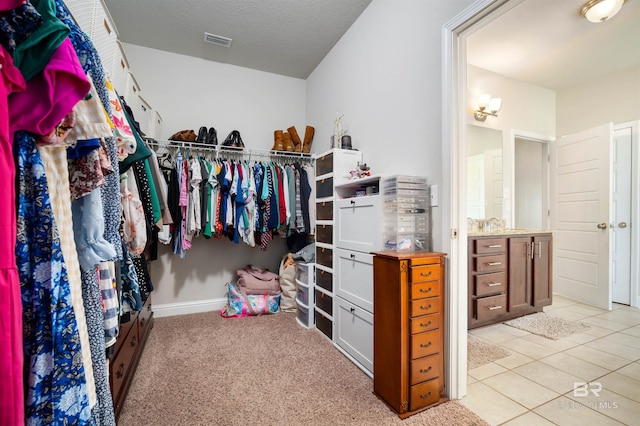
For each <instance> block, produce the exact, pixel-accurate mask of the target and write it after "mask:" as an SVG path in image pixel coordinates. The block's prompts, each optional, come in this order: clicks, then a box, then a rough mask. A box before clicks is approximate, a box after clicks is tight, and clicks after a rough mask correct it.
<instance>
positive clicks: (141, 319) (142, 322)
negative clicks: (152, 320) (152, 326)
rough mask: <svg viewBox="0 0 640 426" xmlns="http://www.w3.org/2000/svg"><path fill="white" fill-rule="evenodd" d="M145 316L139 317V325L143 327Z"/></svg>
mask: <svg viewBox="0 0 640 426" xmlns="http://www.w3.org/2000/svg"><path fill="white" fill-rule="evenodd" d="M145 319H146V318H140V327H144V322H145Z"/></svg>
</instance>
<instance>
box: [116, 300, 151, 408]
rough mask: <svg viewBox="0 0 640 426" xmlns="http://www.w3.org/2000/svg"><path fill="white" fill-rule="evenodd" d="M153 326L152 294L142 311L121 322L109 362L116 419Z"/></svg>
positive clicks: (132, 313)
mask: <svg viewBox="0 0 640 426" xmlns="http://www.w3.org/2000/svg"><path fill="white" fill-rule="evenodd" d="M152 327H153V311H152V310H151V296H149V297H148V298H147V300H146V301H145V303H144V305H143V307H142V311H140V312H131V315H130V317H129V321H127V322H123V323H120V335H119V336H118V341H117V342H116V348H115V351H114V355H113V358H112V359H111V362H110V363H109V378H110V382H111V396H112V397H113V409H114V411H115V415H116V420H117V419H118V417H119V416H120V411H121V410H122V406H123V405H124V401H125V399H126V397H127V393H128V392H129V387H130V386H131V381H132V380H133V376H134V375H135V373H136V368H137V367H138V362H139V361H140V356H141V355H142V351H143V350H144V345H145V344H146V343H147V338H148V337H149V332H150V331H151V328H152Z"/></svg>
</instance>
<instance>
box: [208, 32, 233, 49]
mask: <svg viewBox="0 0 640 426" xmlns="http://www.w3.org/2000/svg"><path fill="white" fill-rule="evenodd" d="M204 41H205V42H207V43H213V44H217V45H219V46H224V47H231V39H230V38H229V37H222V36H219V35H215V34H210V33H204Z"/></svg>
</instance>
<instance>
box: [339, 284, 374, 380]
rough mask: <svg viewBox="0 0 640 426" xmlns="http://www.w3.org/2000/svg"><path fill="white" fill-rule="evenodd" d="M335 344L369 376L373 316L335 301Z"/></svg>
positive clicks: (371, 368)
mask: <svg viewBox="0 0 640 426" xmlns="http://www.w3.org/2000/svg"><path fill="white" fill-rule="evenodd" d="M336 305H337V309H336V311H337V312H336V313H335V318H336V344H337V345H338V346H339V347H340V348H342V350H343V351H345V352H346V353H348V354H349V355H350V356H351V357H352V358H353V359H354V360H355V361H356V362H357V364H356V365H358V364H360V366H362V367H364V372H365V373H367V374H368V375H369V376H371V375H372V373H371V372H372V371H373V314H372V313H371V312H370V311H367V310H364V309H362V308H360V307H359V306H356V305H354V304H352V303H349V302H348V301H346V300H344V299H342V298H340V297H338V298H337V299H336Z"/></svg>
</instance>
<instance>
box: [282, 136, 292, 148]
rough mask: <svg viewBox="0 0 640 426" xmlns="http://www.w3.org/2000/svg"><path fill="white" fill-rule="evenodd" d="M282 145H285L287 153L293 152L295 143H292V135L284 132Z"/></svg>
mask: <svg viewBox="0 0 640 426" xmlns="http://www.w3.org/2000/svg"><path fill="white" fill-rule="evenodd" d="M282 145H284V150H285V151H288V152H293V142H291V135H290V134H289V132H284V133H283V134H282Z"/></svg>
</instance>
